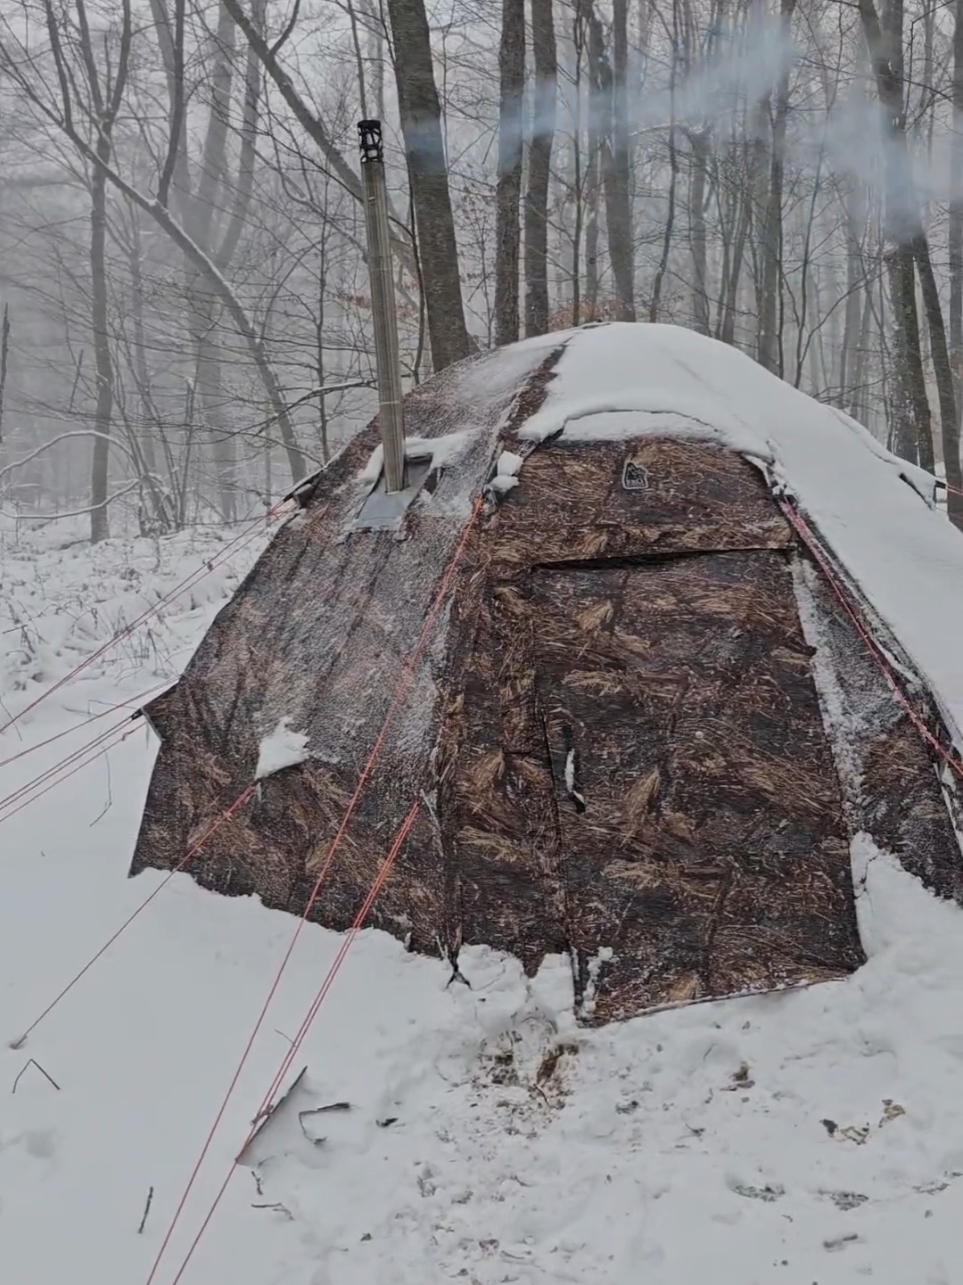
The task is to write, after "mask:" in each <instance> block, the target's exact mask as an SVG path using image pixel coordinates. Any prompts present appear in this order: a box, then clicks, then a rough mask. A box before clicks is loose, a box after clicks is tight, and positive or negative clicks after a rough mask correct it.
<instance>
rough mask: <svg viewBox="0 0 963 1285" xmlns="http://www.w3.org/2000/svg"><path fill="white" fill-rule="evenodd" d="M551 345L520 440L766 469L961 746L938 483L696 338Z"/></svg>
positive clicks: (957, 609)
mask: <svg viewBox="0 0 963 1285" xmlns="http://www.w3.org/2000/svg"><path fill="white" fill-rule="evenodd" d="M556 337H557V339H558V340H559V342H560V343H564V344H565V351H564V353H563V354H562V356H561V358H560V360H559V362H558V364H557V366H556V378H555V379H554V380H552V382H551V383H550V384H549V386H548V396H547V398H546V400H545V402H544V404H543V406H542V407H541V409H540V410H539V411H538V413H537V414H535V415H534V416H532V417H531V418H530V419H529V420H528V421H527V423H526V424H525V425H524V426H523V427H522V429H521V431H520V434H519V435H520V436H521V437H522V438H526V439H529V440H544V439H545V438H546V437H550V436H553V435H555V434H558V433H561V440H563V441H574V440H589V439H596V440H606V439H609V440H611V439H613V438H620V437H638V436H643V435H651V436H658V437H666V436H668V437H675V436H679V437H691V438H695V439H701V440H709V441H716V442H718V443H719V444H721V445H725V446H728V447H730V448H732V449H733V450H736V451H739V452H740V453H742V454H744V455H746V456H748V457H749V458H751V459H755V460H758V461H764V462H765V463H766V464H767V465H768V466H769V472H770V474H771V475H772V477H773V480H775V481H783V482H785V484H786V485H787V486H788V488H789V490H790V491H791V492H792V494H793V495H794V496H795V497H796V500H797V502H798V503H799V505H800V506H801V508H802V509H803V510H804V511H805V512H806V514H807V515H808V517H809V519H810V521H811V522H812V523H813V524H814V526H815V527H816V528H817V529H818V531H819V532H820V534H821V536H822V537H823V539H824V540H825V541H826V543H827V544H828V545H829V546H830V547H831V549H832V551H833V553H834V555H835V557H836V558H837V559H838V561H839V563H840V564H841V565H842V566H843V567H844V568H845V570H846V571H847V572H848V574H849V575H850V576H851V577H852V579H853V580H854V581H855V582H856V583H857V584H858V585H859V587H860V589H861V590H862V592H863V594H864V595H865V597H866V599H867V600H868V602H869V603H870V604H871V605H872V607H873V608H874V610H875V611H876V612H877V613H878V614H879V616H880V618H881V619H882V620H883V621H884V622H885V624H886V625H887V626H888V627H889V628H890V629H891V630H892V632H893V634H894V635H895V637H896V638H897V640H898V641H899V643H900V644H901V646H902V647H903V648H904V649H905V651H906V653H907V655H908V656H909V658H910V659H911V660H912V662H913V664H914V665H915V666H916V668H917V670H918V672H919V674H920V676H921V677H922V678H923V679H924V680H925V682H926V683H927V685H928V686H929V688H930V690H931V691H932V693H933V696H934V699H935V700H936V702H937V704H938V706H939V708H940V712H941V714H942V716H943V718H944V720H945V722H946V724H947V728H948V730H949V731H950V733H951V734H952V736H953V738H954V740H955V741H956V743H957V745H958V746H963V643H961V640H963V537H961V535H960V533H959V532H958V531H957V530H955V528H954V527H952V526H951V525H950V523H949V522H948V521H947V519H946V518H945V516H943V515H942V514H941V513H940V512H938V511H937V510H936V509H935V508H934V507H932V506H931V504H930V503H929V502H928V500H927V498H926V497H927V496H928V495H932V494H933V491H934V489H935V488H934V479H933V478H932V477H931V476H930V475H929V474H928V473H925V472H924V471H923V470H921V469H918V468H915V467H914V466H913V465H910V464H907V463H906V462H905V461H903V460H900V459H898V458H897V457H896V456H894V455H892V454H890V452H889V451H887V450H885V449H884V448H883V447H882V446H881V445H880V444H879V443H878V442H877V441H876V439H875V438H873V437H872V435H871V434H870V433H869V432H867V430H866V429H865V428H863V427H862V426H861V425H860V424H858V423H857V422H856V421H855V420H854V419H851V418H850V417H849V416H848V415H846V414H844V413H843V412H842V411H839V410H836V409H835V408H834V407H831V406H827V405H824V404H822V403H819V402H816V401H814V400H813V399H812V398H811V397H808V396H806V395H805V394H804V393H801V392H799V391H797V390H796V389H794V388H792V387H791V386H790V385H789V384H787V383H785V382H784V381H783V380H781V379H778V378H777V377H776V376H774V375H771V374H770V373H769V372H768V371H766V370H764V369H763V368H762V367H761V366H759V365H758V364H757V363H756V362H754V361H753V360H752V359H751V358H749V357H746V356H745V355H744V354H742V353H740V352H738V351H736V350H735V349H733V348H730V347H728V346H727V345H725V344H722V343H720V342H718V341H716V340H714V339H709V338H706V337H705V336H703V335H699V334H696V333H695V332H693V331H691V330H684V329H682V328H680V327H677V326H665V325H644V324H643V325H639V324H631V323H613V324H610V325H605V326H600V327H597V328H595V327H593V328H591V329H585V330H576V331H570V332H565V333H564V334H560V335H558V336H556ZM907 483H909V485H907Z"/></svg>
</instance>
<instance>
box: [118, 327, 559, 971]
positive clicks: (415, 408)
mask: <svg viewBox="0 0 963 1285" xmlns="http://www.w3.org/2000/svg"><path fill="white" fill-rule="evenodd" d="M555 351H556V350H555V346H554V344H549V343H548V342H546V343H544V344H542V345H529V346H526V347H524V348H523V350H522V351H517V350H516V351H512V352H510V353H508V354H506V355H503V354H494V355H493V356H491V357H484V358H481V359H479V360H476V361H474V362H470V363H466V364H463V365H461V366H460V367H456V368H452V369H451V370H450V371H448V372H445V374H444V375H443V376H440V377H438V378H436V379H434V380H432V381H430V383H429V384H426V385H424V386H423V387H422V388H420V389H418V390H416V391H415V392H414V393H412V394H410V395H409V397H408V398H407V399H406V427H407V431H408V434H409V436H410V437H411V438H413V439H423V440H427V447H426V449H427V450H428V451H431V450H433V449H434V448H433V447H432V445H431V440H432V439H439V438H440V439H444V444H445V447H446V451H447V453H448V454H449V455H450V454H451V452H452V451H454V452H455V455H456V458H457V462H456V464H454V465H453V466H452V467H450V468H449V467H440V468H439V469H438V470H437V472H436V474H435V477H434V478H433V479H432V481H433V485H432V486H431V487H427V486H426V487H425V489H424V490H423V491H422V493H421V494H420V495H419V496H418V498H417V499H416V500H415V502H414V503H413V504H412V506H411V508H410V509H409V511H408V513H407V515H406V525H407V538H406V539H403V540H400V541H399V540H398V539H396V537H395V534H394V533H393V532H391V531H364V530H354V529H353V523H354V520H355V519H356V517H357V515H358V513H359V511H360V508H361V505H362V503H363V501H364V499H365V496H366V494H367V493H368V491H369V490H370V486H371V482H370V481H367V482H366V481H365V469H366V466H367V464H368V462H369V459H370V456H371V453H372V451H373V450H374V448H375V446H376V444H377V441H378V437H377V431H376V428H375V427H374V426H372V427H371V428H369V429H367V430H366V431H365V432H364V433H362V434H361V435H360V436H359V437H358V438H356V439H355V440H354V441H353V442H352V443H351V445H350V446H349V447H348V448H347V450H346V451H345V452H344V453H343V454H342V455H341V456H340V457H339V459H338V460H337V461H336V462H335V463H334V464H333V465H332V467H331V468H330V469H329V470H327V471H326V472H325V473H324V474H323V475H322V476H321V477H320V478H319V479H318V484H317V487H316V489H315V491H314V493H313V494H312V496H311V498H310V499H309V501H308V503H307V507H306V510H305V512H304V513H303V514H301V515H300V516H299V517H297V518H296V519H295V520H294V521H292V522H290V523H288V524H287V525H286V526H285V527H284V528H283V529H282V530H281V531H280V532H279V533H278V535H277V536H276V537H275V539H274V541H273V542H272V544H271V545H270V547H269V548H268V549H267V551H266V552H265V554H264V555H263V556H262V558H261V559H260V560H259V561H258V563H257V565H256V566H255V568H254V570H253V571H252V572H251V573H250V575H249V576H248V577H247V579H246V580H245V582H244V583H243V585H242V586H241V587H240V588H239V589H238V591H237V593H236V594H235V596H234V598H233V599H232V601H231V602H230V604H229V605H228V606H227V607H225V608H224V610H223V611H222V612H221V613H220V614H219V616H218V618H217V620H216V621H215V623H214V625H213V626H212V627H211V629H210V630H209V632H208V634H207V636H206V637H205V639H204V641H203V642H202V644H201V646H200V648H199V649H198V651H197V653H196V655H195V656H194V658H193V659H192V661H191V663H190V664H189V666H188V667H187V670H186V671H185V674H184V676H183V678H182V679H181V681H180V683H179V684H178V685H177V687H176V689H175V690H174V691H173V692H170V693H167V694H165V696H164V697H163V698H162V699H161V700H160V701H158V702H155V704H154V705H153V706H152V707H151V709H150V711H149V713H150V716H151V719H152V722H153V723H154V725H155V727H156V728H157V730H158V732H159V733H160V735H161V737H162V745H161V748H160V752H159V755H158V759H157V763H156V765H155V769H154V773H153V777H152V780H151V785H150V789H149V793H148V798H147V803H146V807H145V811H144V817H143V820H142V824H141V831H140V835H139V838H138V843H137V847H136V850H135V853H134V857H133V862H132V866H131V872H132V873H134V874H136V873H137V872H138V871H139V870H142V869H144V868H145V867H147V866H153V867H158V868H161V869H171V868H174V867H176V866H178V865H179V864H180V863H181V862H182V861H183V858H184V856H185V854H186V853H187V852H188V851H189V850H190V849H191V847H192V846H193V845H196V844H197V843H198V840H199V839H200V838H201V836H203V835H205V833H207V832H209V831H210V833H209V834H208V837H206V838H205V839H204V842H203V844H202V845H201V846H200V848H199V851H198V852H197V853H196V855H194V856H193V857H192V858H191V860H190V863H189V865H188V867H187V869H188V871H189V872H190V873H191V874H193V875H194V877H195V878H196V879H197V880H198V881H199V882H200V883H202V884H204V885H205V886H207V887H210V888H213V889H215V890H217V891H220V892H224V893H234V894H252V893H256V894H257V895H259V896H261V897H262V899H263V900H264V901H265V903H266V904H267V905H269V906H272V907H277V908H280V909H284V910H289V911H291V912H292V913H294V914H301V913H302V912H303V910H304V908H305V906H306V904H307V902H308V898H309V896H310V894H311V891H312V890H313V888H314V886H315V883H316V881H317V878H318V875H319V873H320V871H321V870H322V869H323V868H324V865H325V862H326V858H327V855H328V849H329V845H330V843H331V841H332V839H333V837H334V835H335V834H336V833H337V831H338V830H339V828H340V825H341V819H342V817H343V815H344V812H345V809H346V807H347V804H348V801H349V800H350V799H351V798H352V796H353V795H354V793H355V791H356V789H357V787H358V783H359V780H360V776H361V773H362V770H363V768H364V765H365V763H366V760H367V758H368V756H369V754H370V751H371V749H372V745H373V744H374V742H375V739H376V737H377V736H378V731H379V728H381V727H382V726H383V724H384V722H385V719H386V717H387V715H388V713H389V710H390V709H391V707H392V704H393V701H394V697H395V694H396V692H397V691H398V689H399V684H401V683H402V681H404V682H405V684H407V692H406V696H405V699H404V700H403V702H402V703H401V705H400V707H399V708H397V709H396V710H395V711H394V713H393V715H392V720H391V725H390V729H389V731H388V735H387V736H386V738H385V739H384V742H383V747H382V749H381V753H380V757H379V760H378V763H377V766H376V768H375V770H374V771H373V772H372V773H371V774H370V776H369V777H368V779H367V783H366V786H365V789H364V791H363V792H362V794H361V796H360V799H359V802H358V806H357V808H356V809H355V811H354V814H353V817H352V819H351V823H350V825H349V826H348V828H347V830H346V832H345V834H344V836H343V838H342V839H341V840H340V841H339V851H338V853H337V854H336V860H335V862H334V863H333V865H332V868H331V872H330V877H329V878H327V879H326V881H325V889H324V899H323V903H319V905H318V906H317V908H316V912H315V915H314V917H315V918H317V919H319V920H320V921H321V922H324V923H326V924H328V925H329V926H331V927H335V928H343V927H345V926H346V925H347V924H348V923H350V922H351V920H352V919H353V917H354V914H355V912H356V911H357V909H358V907H359V905H360V904H361V901H362V900H363V898H364V895H365V893H366V891H367V889H368V887H369V886H370V884H371V881H372V879H373V878H374V875H375V872H376V870H377V868H378V864H379V862H380V860H381V859H382V857H383V856H384V855H385V853H386V851H387V850H388V848H389V847H390V845H391V842H392V839H393V837H394V835H395V833H396V832H397V830H398V828H399V826H400V825H401V823H402V820H403V818H404V816H405V814H406V813H407V811H408V809H409V807H410V806H411V802H412V800H413V799H415V798H418V797H420V795H421V792H422V790H423V789H424V787H425V785H426V782H427V775H428V760H429V756H430V754H431V751H432V747H433V744H434V741H435V739H436V738H437V735H438V717H439V715H438V695H439V693H438V686H437V680H438V677H439V676H440V675H441V673H442V671H443V668H444V657H445V652H446V647H447V630H446V627H445V624H446V622H445V619H444V617H443V618H442V620H441V621H440V622H439V628H438V629H437V630H436V632H435V636H434V638H433V640H432V644H431V646H430V648H429V649H428V650H427V651H426V652H425V653H424V654H423V655H422V656H421V658H420V660H419V662H418V664H417V665H416V666H415V667H414V672H413V673H409V668H410V659H411V657H412V654H413V651H414V649H415V647H416V644H417V641H418V638H419V635H420V634H421V631H422V628H423V625H424V621H425V618H426V616H427V614H428V612H429V609H430V606H431V603H432V600H433V597H434V595H435V593H436V591H437V588H438V585H439V583H440V581H441V579H442V576H443V574H444V572H445V569H446V566H447V564H448V562H449V560H450V558H451V556H452V553H453V550H454V548H455V547H456V545H457V543H458V540H459V537H460V535H461V533H462V531H463V530H464V527H465V523H466V520H467V518H468V515H469V514H470V512H471V505H472V500H473V498H474V495H475V494H477V493H478V491H479V490H480V488H481V486H482V484H483V483H484V480H485V478H486V476H487V473H488V471H489V468H490V462H491V459H492V456H493V453H494V452H495V449H496V446H497V442H498V440H499V437H500V435H502V434H503V433H504V432H505V431H507V430H508V428H510V427H511V424H512V416H513V413H517V414H528V413H530V411H531V409H532V407H533V406H534V405H537V404H538V400H539V399H540V393H539V391H538V389H539V383H540V381H539V379H538V372H539V371H540V369H542V370H544V374H545V375H546V376H547V373H548V370H547V364H546V363H547V362H548V363H549V364H550V361H551V359H552V356H553V354H554V353H555ZM285 719H287V720H289V725H290V727H291V728H292V729H293V730H296V731H299V732H303V733H305V734H307V736H308V738H309V753H310V755H311V757H310V759H309V760H308V761H307V762H305V763H302V764H299V765H297V766H295V767H291V768H287V769H284V770H283V771H282V772H280V773H278V774H277V775H275V776H272V777H269V778H268V779H266V780H264V781H262V782H261V783H260V785H259V787H258V790H257V793H256V794H255V796H254V797H253V798H252V799H251V800H249V802H248V803H246V804H245V805H244V807H243V808H241V809H240V810H239V811H238V812H237V814H236V815H233V816H232V817H230V819H228V820H222V818H223V815H224V813H225V810H226V809H228V808H230V806H231V804H232V803H233V802H234V801H235V800H236V799H237V798H238V796H239V795H240V794H241V793H242V792H243V791H244V790H245V788H246V787H247V786H248V784H249V783H250V782H251V780H252V777H253V774H254V770H255V765H256V763H257V758H258V748H259V744H260V741H261V739H262V738H263V737H264V736H266V735H269V734H271V733H272V732H274V731H275V730H276V728H277V726H278V725H279V723H280V722H281V721H282V720H285ZM214 824H216V829H214V830H213V831H211V827H212V825H214ZM441 861H442V858H441V853H440V849H439V844H438V841H437V834H436V833H435V830H434V825H433V822H432V819H431V815H430V812H429V811H428V810H425V811H423V813H422V815H421V816H420V817H419V819H418V822H417V825H416V828H415V830H414V831H413V833H412V835H411V837H410V839H409V841H408V843H407V845H406V847H405V850H404V852H403V853H402V855H401V858H400V860H399V866H398V875H397V878H396V879H395V880H394V882H392V883H391V884H390V885H389V887H388V888H386V889H385V891H384V893H383V894H382V896H381V897H380V898H379V901H378V903H377V906H376V909H375V912H374V914H373V916H372V922H373V923H376V924H381V926H383V927H385V928H388V929H389V930H390V931H392V932H395V933H397V934H398V935H399V936H403V937H410V938H411V940H412V944H413V945H414V946H416V947H418V948H419V949H424V950H429V949H438V946H439V943H441V944H442V945H444V943H445V942H446V941H448V940H449V939H452V938H454V937H455V936H456V932H455V930H454V929H453V928H451V929H449V928H448V927H447V926H446V924H447V918H446V910H445V904H444V895H445V884H444V881H443V879H442V876H441Z"/></svg>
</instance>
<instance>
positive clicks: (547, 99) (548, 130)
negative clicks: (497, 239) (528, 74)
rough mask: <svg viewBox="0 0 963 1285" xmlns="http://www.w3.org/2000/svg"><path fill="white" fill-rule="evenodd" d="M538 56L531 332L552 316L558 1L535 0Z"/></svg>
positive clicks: (528, 199)
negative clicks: (550, 283)
mask: <svg viewBox="0 0 963 1285" xmlns="http://www.w3.org/2000/svg"><path fill="white" fill-rule="evenodd" d="M532 57H533V62H534V67H535V91H534V94H533V104H534V108H533V121H532V134H531V143H530V146H529V154H528V188H527V191H526V193H525V333H526V334H527V335H543V334H545V332H546V331H547V330H548V316H549V300H548V192H549V181H550V179H551V164H552V144H553V142H554V139H555V99H556V94H557V81H558V53H557V49H556V45H555V16H554V14H553V12H552V0H532Z"/></svg>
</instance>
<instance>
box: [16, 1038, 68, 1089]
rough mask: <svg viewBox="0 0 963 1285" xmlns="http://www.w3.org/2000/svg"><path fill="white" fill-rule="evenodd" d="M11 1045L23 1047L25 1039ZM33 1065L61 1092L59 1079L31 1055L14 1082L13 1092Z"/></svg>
mask: <svg viewBox="0 0 963 1285" xmlns="http://www.w3.org/2000/svg"><path fill="white" fill-rule="evenodd" d="M10 1047H11V1048H22V1047H23V1040H20V1041H18V1042H17V1043H16V1044H11V1046H10ZM31 1066H35V1067H36V1068H37V1070H38V1071H39V1072H40V1074H41V1075H42V1076H43V1078H44V1079H45V1080H48V1081H49V1082H50V1083H51V1084H52V1085H53V1086H54V1088H55V1089H56V1090H57V1092H58V1093H59V1092H60V1085H59V1084H58V1083H57V1081H56V1080H55V1079H54V1078H53V1076H52V1075H48V1074H47V1072H46V1071H45V1070H44V1069H43V1067H42V1066H41V1065H40V1063H39V1062H37V1061H36V1060H35V1059H34V1058H32V1057H31V1058H28V1059H27V1061H26V1063H25V1064H24V1067H23V1070H22V1071H21V1072H20V1074H19V1075H18V1076H17V1078H16V1079H15V1080H14V1082H13V1088H12V1089H11V1093H16V1091H17V1085H18V1084H19V1083H20V1081H21V1080H22V1079H23V1076H24V1073H25V1072H26V1070H27V1068H28V1067H31Z"/></svg>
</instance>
